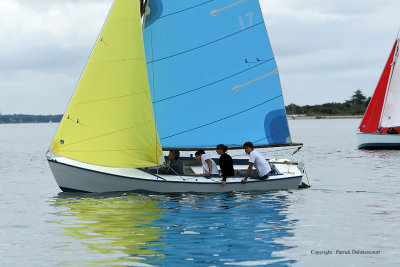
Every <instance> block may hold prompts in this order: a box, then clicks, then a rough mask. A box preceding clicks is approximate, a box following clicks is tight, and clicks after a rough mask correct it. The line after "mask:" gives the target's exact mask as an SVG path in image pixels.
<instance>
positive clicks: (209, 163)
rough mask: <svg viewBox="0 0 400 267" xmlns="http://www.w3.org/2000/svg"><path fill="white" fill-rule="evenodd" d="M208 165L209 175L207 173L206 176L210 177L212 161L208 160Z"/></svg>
mask: <svg viewBox="0 0 400 267" xmlns="http://www.w3.org/2000/svg"><path fill="white" fill-rule="evenodd" d="M206 162H207V165H208V173H206V176H210V175H211V172H212V163H211V160H210V159H206Z"/></svg>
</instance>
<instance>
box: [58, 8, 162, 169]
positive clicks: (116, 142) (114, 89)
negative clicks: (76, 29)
mask: <svg viewBox="0 0 400 267" xmlns="http://www.w3.org/2000/svg"><path fill="white" fill-rule="evenodd" d="M52 149H53V153H54V154H57V155H61V156H64V157H67V158H71V159H75V160H78V161H82V162H86V163H91V164H96V165H101V166H109V167H143V166H151V165H156V164H159V157H160V156H161V155H162V152H161V145H160V141H159V138H158V135H157V130H156V127H155V121H154V115H153V110H152V104H151V96H150V89H149V84H148V79H147V69H146V60H145V54H144V45H143V35H142V26H141V20H140V11H139V1H137V0H116V1H115V2H114V4H113V7H112V8H111V11H110V13H109V15H108V18H107V20H106V22H105V24H104V26H103V29H102V32H101V34H100V36H99V38H98V40H97V42H96V45H95V47H94V49H93V52H92V54H91V56H90V59H89V61H88V63H87V65H86V67H85V70H84V72H83V74H82V77H81V79H80V81H79V84H78V86H77V88H76V90H75V93H74V95H73V97H72V99H71V101H70V103H69V106H68V108H67V110H66V112H65V114H64V116H63V119H62V121H61V123H60V126H59V128H58V131H57V133H56V135H55V137H54V139H53V142H52Z"/></svg>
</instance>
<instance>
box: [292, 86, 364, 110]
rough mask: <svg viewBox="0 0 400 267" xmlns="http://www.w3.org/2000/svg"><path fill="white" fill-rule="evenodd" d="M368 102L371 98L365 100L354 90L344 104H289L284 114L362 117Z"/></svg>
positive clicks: (359, 92)
mask: <svg viewBox="0 0 400 267" xmlns="http://www.w3.org/2000/svg"><path fill="white" fill-rule="evenodd" d="M369 101H371V97H368V98H366V97H365V96H364V94H363V93H362V92H361V90H356V91H355V92H354V94H353V96H352V97H351V98H350V99H349V100H346V101H345V102H344V103H326V104H322V105H313V106H310V105H306V106H298V105H295V104H290V105H288V106H286V114H287V115H305V116H329V115H331V116H335V115H336V116H338V115H339V116H340V115H343V116H344V115H363V114H364V113H365V110H366V109H367V107H368V104H369Z"/></svg>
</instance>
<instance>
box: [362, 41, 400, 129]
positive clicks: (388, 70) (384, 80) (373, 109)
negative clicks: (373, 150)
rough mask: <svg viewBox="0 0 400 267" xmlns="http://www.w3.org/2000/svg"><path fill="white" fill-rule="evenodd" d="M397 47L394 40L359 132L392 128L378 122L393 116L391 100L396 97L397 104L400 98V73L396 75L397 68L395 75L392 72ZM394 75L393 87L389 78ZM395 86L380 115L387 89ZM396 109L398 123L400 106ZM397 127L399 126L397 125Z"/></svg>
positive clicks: (396, 42) (392, 102)
mask: <svg viewBox="0 0 400 267" xmlns="http://www.w3.org/2000/svg"><path fill="white" fill-rule="evenodd" d="M397 47H398V40H396V41H395V43H394V45H393V48H392V51H391V53H390V55H389V58H388V60H387V62H386V65H385V68H384V69H383V72H382V75H381V78H380V79H379V82H378V85H377V86H376V89H375V92H374V95H373V96H372V99H371V101H370V103H369V105H368V108H367V110H366V112H365V114H364V118H363V120H362V121H361V124H360V128H359V130H360V132H362V133H375V132H378V129H379V128H380V127H392V126H386V125H387V124H386V123H384V124H382V123H380V121H381V117H383V115H384V114H393V115H394V112H393V110H394V108H395V106H394V105H395V104H394V102H395V101H394V100H393V99H395V98H393V97H395V96H397V100H396V101H397V102H399V98H398V97H399V96H400V93H399V91H400V80H399V78H400V76H399V74H400V73H398V72H399V69H398V68H396V69H397V70H396V71H397V72H396V73H395V72H394V71H393V68H392V66H393V63H394V59H395V55H396V53H397V51H398V48H397ZM396 58H397V57H396ZM395 65H396V64H395ZM395 75H397V76H396V77H398V78H396V79H397V80H396V81H395V85H393V84H392V85H391V83H390V80H391V77H392V80H393V78H395V77H394V76H395ZM390 85H391V86H390ZM395 86H396V88H397V89H392V91H394V93H392V94H393V97H392V96H391V95H390V96H389V99H388V100H387V101H386V102H387V105H388V106H389V108H386V109H385V113H382V110H383V109H384V103H385V97H386V95H387V93H386V92H387V89H388V88H389V87H392V88H395ZM396 91H397V92H396ZM386 98H387V97H386ZM397 109H398V111H397V113H396V115H395V117H396V120H397V121H400V106H399V105H397ZM384 116H386V118H388V116H387V115H384ZM389 116H391V115H389ZM397 125H400V124H397Z"/></svg>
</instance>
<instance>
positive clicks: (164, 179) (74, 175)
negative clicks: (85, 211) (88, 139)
mask: <svg viewBox="0 0 400 267" xmlns="http://www.w3.org/2000/svg"><path fill="white" fill-rule="evenodd" d="M48 162H49V165H50V169H51V171H52V172H53V175H54V177H55V179H56V181H57V184H58V186H59V187H60V188H61V190H63V191H81V192H93V193H101V192H114V191H115V192H118V191H120V192H121V191H122V192H128V191H151V192H158V193H184V192H195V193H214V192H233V191H271V190H287V189H298V187H299V185H300V184H301V182H302V173H301V172H300V170H299V169H298V168H297V166H291V167H290V166H289V168H290V172H288V173H282V174H280V175H273V176H271V177H270V178H268V179H266V180H260V179H251V178H250V179H249V180H248V182H247V183H246V184H242V183H241V182H240V181H241V180H242V177H233V178H228V179H227V184H226V185H225V186H223V185H222V184H221V178H220V177H212V178H211V179H207V178H205V177H203V176H194V175H182V176H174V175H153V174H151V173H148V172H146V171H144V170H140V169H135V168H132V169H131V170H130V172H131V173H132V174H133V175H135V176H136V177H133V176H132V174H130V175H129V176H126V175H119V174H115V173H106V172H103V171H98V170H93V169H88V168H83V167H78V166H73V165H69V164H66V163H61V162H58V161H56V160H48Z"/></svg>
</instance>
